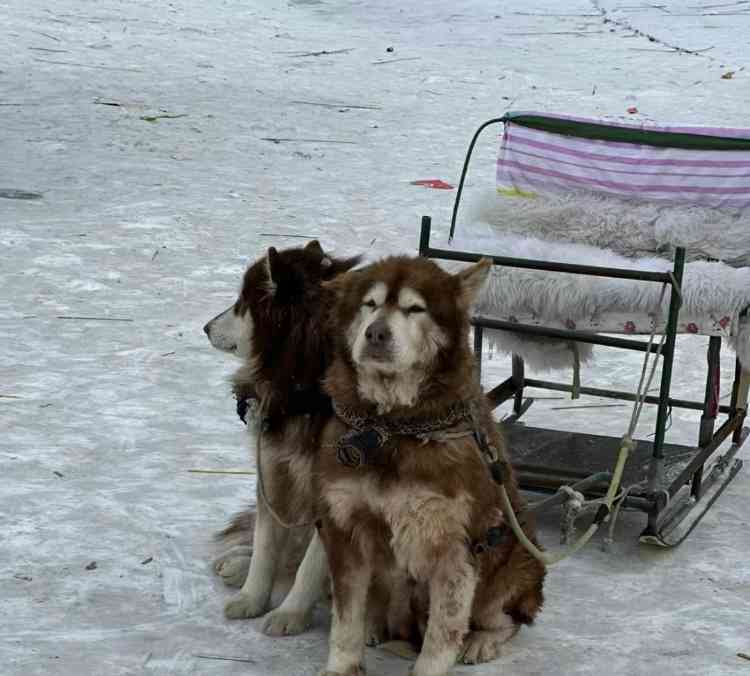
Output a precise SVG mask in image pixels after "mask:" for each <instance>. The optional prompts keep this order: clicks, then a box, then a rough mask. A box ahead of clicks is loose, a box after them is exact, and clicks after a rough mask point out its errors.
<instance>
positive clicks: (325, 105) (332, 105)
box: [292, 101, 382, 110]
mask: <svg viewBox="0 0 750 676" xmlns="http://www.w3.org/2000/svg"><path fill="white" fill-rule="evenodd" d="M292 103H297V104H299V105H304V106H321V107H322V108H358V109H362V110H382V108H381V107H380V106H359V105H352V104H350V103H322V102H318V101H292Z"/></svg>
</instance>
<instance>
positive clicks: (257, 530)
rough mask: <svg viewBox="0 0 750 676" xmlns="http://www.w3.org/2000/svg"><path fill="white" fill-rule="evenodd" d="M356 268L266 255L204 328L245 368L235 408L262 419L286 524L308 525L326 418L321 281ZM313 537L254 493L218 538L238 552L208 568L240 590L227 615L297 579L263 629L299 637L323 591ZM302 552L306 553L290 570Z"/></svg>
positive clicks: (314, 251)
mask: <svg viewBox="0 0 750 676" xmlns="http://www.w3.org/2000/svg"><path fill="white" fill-rule="evenodd" d="M358 261H359V259H358V258H349V259H336V258H332V257H331V256H328V255H327V254H325V253H324V251H323V249H322V248H321V246H320V244H319V243H318V242H317V241H313V242H310V243H309V244H308V245H307V246H305V247H304V248H297V249H287V250H284V251H277V250H276V249H274V248H271V249H269V250H268V254H267V255H266V256H264V257H263V258H261V259H260V260H258V261H256V262H255V263H254V264H253V265H252V266H250V267H249V268H248V270H247V272H246V273H245V275H244V279H243V283H242V289H241V292H240V294H239V297H238V298H237V301H236V302H235V303H234V304H233V305H232V306H231V307H229V308H228V309H227V310H225V311H224V312H222V313H221V314H220V315H218V316H217V317H215V318H214V319H212V320H211V321H210V322H208V324H206V326H205V331H206V334H207V335H208V337H209V340H210V341H211V344H212V345H213V346H214V347H216V348H217V349H220V350H222V351H225V352H229V353H232V354H234V355H236V356H238V357H239V358H240V359H242V361H243V362H244V363H243V366H242V367H241V368H240V369H239V370H238V371H237V373H236V374H235V376H234V380H233V384H234V390H235V394H236V396H237V399H238V402H239V403H243V402H245V400H246V399H247V398H248V397H252V398H253V399H254V400H255V401H257V402H258V407H259V410H258V411H257V414H256V416H255V418H256V419H260V420H262V421H263V432H262V444H263V445H262V448H263V457H262V460H263V462H262V471H263V476H264V479H265V488H266V493H267V496H268V498H269V502H270V503H271V504H272V505H273V507H274V509H275V510H276V511H277V512H278V513H279V515H280V516H281V518H282V519H284V520H285V521H286V522H288V523H290V524H296V523H300V522H311V521H312V520H313V519H314V510H315V507H316V504H317V498H316V497H315V496H314V494H313V492H312V489H313V486H312V484H313V482H312V479H311V472H312V467H313V460H314V457H315V455H316V453H317V445H318V438H319V436H320V432H321V429H322V427H323V426H324V425H325V423H326V422H327V420H328V418H329V417H330V415H331V410H330V401H329V400H328V397H327V396H326V395H324V394H323V392H322V389H321V379H322V376H323V373H324V370H325V368H326V366H327V365H328V363H329V362H330V357H331V351H332V345H331V339H330V336H329V334H328V333H327V331H326V326H327V315H328V312H329V310H330V307H331V305H332V303H333V292H331V291H330V290H327V289H325V288H323V286H322V284H323V283H324V282H326V281H330V280H332V279H334V278H335V277H336V276H337V275H339V274H341V273H342V272H345V271H347V270H349V269H351V268H352V267H353V266H354V265H356V263H357V262H358ZM252 421H253V417H252V416H251V418H249V419H248V423H249V424H248V432H249V433H250V436H251V440H252V442H253V443H254V442H255V441H256V440H257V438H258V437H259V434H260V430H259V429H256V428H255V427H254V426H253V424H252ZM258 460H259V459H258ZM258 464H259V465H260V464H261V463H260V462H258ZM253 523H254V526H255V527H254V529H253V528H252V527H253ZM313 534H314V528H313V527H312V526H306V527H301V528H294V529H286V528H284V527H282V526H281V525H280V524H279V523H278V522H277V521H276V519H275V518H274V516H273V515H272V514H271V512H270V511H269V509H268V506H267V505H266V503H265V502H264V500H263V499H262V497H261V496H260V495H258V496H257V515H256V516H255V518H253V515H252V513H250V512H245V513H243V514H241V515H239V516H238V517H237V518H236V519H235V521H234V522H233V524H232V526H230V527H229V528H228V529H227V530H226V531H224V540H225V542H226V543H227V544H228V545H231V544H237V543H241V544H240V546H238V547H233V548H231V549H230V550H229V551H228V552H226V553H225V554H224V555H223V556H221V557H220V558H219V559H218V560H217V562H216V563H215V568H216V570H217V572H218V573H219V574H220V575H222V576H223V577H224V578H225V580H227V581H228V582H230V583H234V584H238V585H242V589H241V591H240V592H239V594H237V595H236V596H235V597H234V598H232V599H230V600H229V602H228V603H227V604H226V607H225V613H226V615H227V617H230V618H245V617H256V616H259V615H263V614H264V613H266V612H267V611H268V609H269V602H270V596H271V591H272V589H273V587H274V583H277V582H279V578H280V577H287V578H288V577H290V576H291V577H294V573H295V572H296V573H297V574H296V577H295V578H294V586H293V587H292V590H291V591H290V593H289V594H288V595H287V596H286V598H285V599H284V601H283V603H282V604H281V606H280V607H279V608H277V609H276V610H274V611H273V612H271V613H269V614H268V615H267V617H266V619H265V622H264V624H263V631H264V632H265V633H267V634H270V635H282V634H295V633H299V632H301V631H303V630H304V629H305V628H306V627H307V626H308V624H309V622H310V618H311V613H312V609H313V606H314V605H315V602H316V601H317V600H318V599H319V598H320V597H321V596H324V595H325V593H326V591H327V584H326V581H327V579H328V567H327V563H326V559H325V552H324V551H323V548H322V545H321V544H320V541H319V539H318V538H317V537H313ZM250 538H252V540H253V546H252V548H251V547H249V546H248V545H249V541H250ZM311 538H312V539H311ZM308 543H309V546H308ZM301 553H305V555H304V559H302V561H301V566H300V568H299V570H297V566H298V565H299V564H300V559H301V558H302V557H301V556H300V554H301ZM248 568H249V572H248Z"/></svg>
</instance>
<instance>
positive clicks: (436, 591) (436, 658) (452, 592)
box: [412, 544, 477, 676]
mask: <svg viewBox="0 0 750 676" xmlns="http://www.w3.org/2000/svg"><path fill="white" fill-rule="evenodd" d="M476 586H477V572H476V570H475V568H474V566H473V565H472V563H471V561H470V560H469V552H468V550H467V548H466V545H465V544H456V545H454V546H452V547H451V548H450V549H449V550H448V551H447V552H446V553H445V554H444V555H442V556H441V557H440V558H439V560H438V564H437V566H435V568H434V569H433V571H432V575H431V577H430V580H429V590H430V612H429V619H428V621H427V632H426V633H425V637H424V643H423V644H422V651H421V653H420V654H419V658H418V659H417V662H416V664H415V665H414V670H413V671H412V676H444V675H445V674H447V673H448V670H449V669H450V668H451V667H452V666H453V665H454V664H455V663H456V659H457V657H458V654H459V652H460V649H461V646H462V643H463V640H464V636H465V635H466V634H467V632H468V631H469V620H470V617H471V607H472V602H473V600H474V592H475V590H476Z"/></svg>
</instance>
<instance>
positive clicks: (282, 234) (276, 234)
mask: <svg viewBox="0 0 750 676" xmlns="http://www.w3.org/2000/svg"><path fill="white" fill-rule="evenodd" d="M258 237H297V238H299V239H315V235H300V234H299V233H295V232H261V233H258Z"/></svg>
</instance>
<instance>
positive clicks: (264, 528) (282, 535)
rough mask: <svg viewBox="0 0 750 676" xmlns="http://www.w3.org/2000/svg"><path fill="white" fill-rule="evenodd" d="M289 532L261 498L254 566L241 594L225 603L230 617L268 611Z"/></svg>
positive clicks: (253, 557)
mask: <svg viewBox="0 0 750 676" xmlns="http://www.w3.org/2000/svg"><path fill="white" fill-rule="evenodd" d="M287 536H288V531H287V530H286V529H285V528H283V527H282V526H281V525H279V524H278V523H277V522H276V520H275V519H274V517H273V516H272V515H271V513H270V512H269V511H268V508H267V507H266V505H265V503H264V502H263V500H262V499H258V515H257V516H256V521H255V531H254V532H253V554H252V559H251V560H250V570H249V572H248V574H247V578H246V579H245V583H244V584H243V585H242V589H241V590H240V592H239V594H237V595H236V596H234V597H233V598H231V599H229V601H227V603H226V605H225V606H224V614H225V615H226V616H227V617H228V618H230V619H234V620H236V619H241V618H245V617H258V616H259V615H262V614H263V613H265V612H266V609H267V608H268V602H269V600H270V598H271V591H272V590H273V582H274V576H275V573H276V570H277V569H278V563H279V558H280V555H281V553H282V550H283V549H284V543H285V542H286V539H287Z"/></svg>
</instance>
